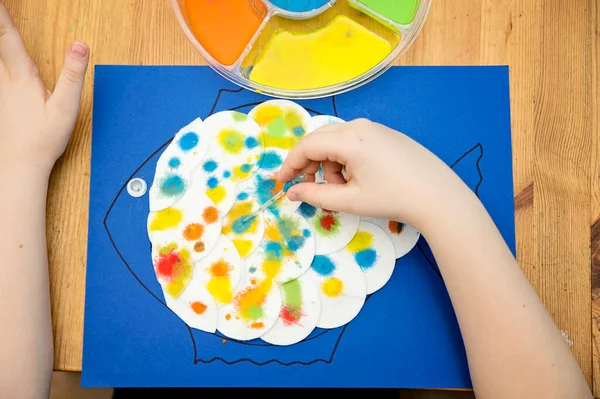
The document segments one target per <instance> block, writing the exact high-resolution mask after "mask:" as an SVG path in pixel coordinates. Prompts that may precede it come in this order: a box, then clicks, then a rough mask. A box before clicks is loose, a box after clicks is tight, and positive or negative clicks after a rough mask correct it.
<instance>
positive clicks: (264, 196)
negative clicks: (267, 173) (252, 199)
mask: <svg viewBox="0 0 600 399" xmlns="http://www.w3.org/2000/svg"><path fill="white" fill-rule="evenodd" d="M275 187H276V183H275V180H273V179H268V178H267V179H265V180H263V178H262V177H261V176H260V175H256V189H255V195H256V197H257V200H258V202H259V203H260V204H261V205H262V204H264V203H265V202H267V201H268V200H270V199H271V197H272V196H273V194H275V193H274V191H275Z"/></svg>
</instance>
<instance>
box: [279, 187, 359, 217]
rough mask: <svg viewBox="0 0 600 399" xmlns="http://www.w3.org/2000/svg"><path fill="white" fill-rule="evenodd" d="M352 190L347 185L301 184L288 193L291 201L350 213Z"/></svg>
mask: <svg viewBox="0 0 600 399" xmlns="http://www.w3.org/2000/svg"><path fill="white" fill-rule="evenodd" d="M350 190H351V188H350V187H348V185H347V184H318V183H301V184H297V185H295V186H293V187H291V188H290V189H289V190H288V192H287V197H288V199H289V200H290V201H302V202H307V203H309V204H311V205H312V206H315V207H317V208H321V209H327V210H330V211H338V212H350V211H351V210H350V204H351V203H352V201H350V195H349V194H350Z"/></svg>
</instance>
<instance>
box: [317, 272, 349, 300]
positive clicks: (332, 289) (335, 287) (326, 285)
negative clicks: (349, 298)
mask: <svg viewBox="0 0 600 399" xmlns="http://www.w3.org/2000/svg"><path fill="white" fill-rule="evenodd" d="M343 289H344V284H343V283H342V280H340V279H339V278H336V277H331V278H328V279H326V280H325V281H323V282H322V283H321V290H322V291H323V293H324V294H325V295H327V296H328V297H330V298H335V297H336V296H338V295H340V294H341V293H342V290H343Z"/></svg>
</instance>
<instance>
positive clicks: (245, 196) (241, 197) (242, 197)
mask: <svg viewBox="0 0 600 399" xmlns="http://www.w3.org/2000/svg"><path fill="white" fill-rule="evenodd" d="M237 199H238V200H240V201H244V200H247V199H248V193H239V194H238V196H237Z"/></svg>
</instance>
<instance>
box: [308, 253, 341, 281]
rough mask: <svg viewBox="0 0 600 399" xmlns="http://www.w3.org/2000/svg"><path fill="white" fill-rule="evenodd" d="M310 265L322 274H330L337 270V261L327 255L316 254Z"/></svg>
mask: <svg viewBox="0 0 600 399" xmlns="http://www.w3.org/2000/svg"><path fill="white" fill-rule="evenodd" d="M310 267H312V269H313V270H314V271H315V272H317V273H319V274H320V275H321V276H329V275H331V274H332V273H333V272H334V271H335V263H333V262H332V261H331V259H330V258H328V257H327V256H325V255H315V258H314V259H313V262H312V264H311V265H310Z"/></svg>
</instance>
